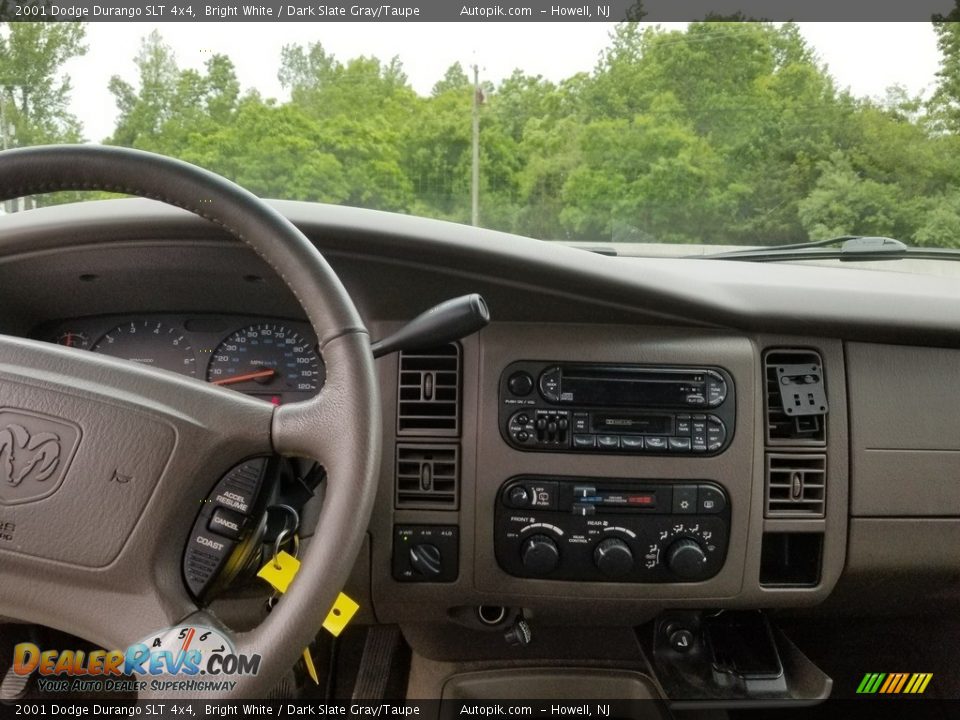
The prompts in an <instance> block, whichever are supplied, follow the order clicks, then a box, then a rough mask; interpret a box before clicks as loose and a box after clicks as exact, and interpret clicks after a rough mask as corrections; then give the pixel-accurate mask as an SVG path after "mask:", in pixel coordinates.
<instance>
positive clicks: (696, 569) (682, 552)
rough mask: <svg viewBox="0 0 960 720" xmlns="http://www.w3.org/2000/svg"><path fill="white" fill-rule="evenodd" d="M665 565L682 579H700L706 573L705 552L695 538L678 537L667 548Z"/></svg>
mask: <svg viewBox="0 0 960 720" xmlns="http://www.w3.org/2000/svg"><path fill="white" fill-rule="evenodd" d="M667 567H668V568H669V569H670V572H672V573H673V574H674V575H676V576H677V577H678V578H680V579H682V580H700V579H703V578H704V577H706V575H707V572H706V571H707V554H706V553H705V552H704V551H703V548H702V547H701V546H700V543H698V542H697V541H696V540H691V539H690V538H680V539H679V540H677V541H676V542H675V543H673V545H671V546H670V548H669V549H668V550H667Z"/></svg>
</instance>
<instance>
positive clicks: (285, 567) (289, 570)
mask: <svg viewBox="0 0 960 720" xmlns="http://www.w3.org/2000/svg"><path fill="white" fill-rule="evenodd" d="M277 565H279V566H280V567H279V568H278V567H277ZM299 569H300V561H299V560H297V559H296V558H295V557H294V556H293V555H291V554H290V553H288V552H286V551H284V550H281V551H280V552H279V553H277V558H276V565H275V564H274V559H273V558H270V560H268V561H267V564H266V565H264V566H263V567H262V568H260V572H258V573H257V577H262V578H263V579H264V580H266V581H267V582H268V583H270V584H271V585H272V586H273V589H274V590H276V591H277V592H281V593H284V592H286V591H287V588H288V587H290V583H291V582H293V578H294V577H295V576H296V574H297V570H299Z"/></svg>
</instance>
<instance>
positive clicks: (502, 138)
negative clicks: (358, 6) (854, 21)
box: [0, 16, 960, 247]
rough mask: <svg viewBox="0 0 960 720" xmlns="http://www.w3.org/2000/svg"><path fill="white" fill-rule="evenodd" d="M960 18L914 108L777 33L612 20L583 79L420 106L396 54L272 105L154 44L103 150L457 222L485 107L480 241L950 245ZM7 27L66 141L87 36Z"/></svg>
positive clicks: (289, 74) (291, 92) (45, 113)
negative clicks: (38, 51)
mask: <svg viewBox="0 0 960 720" xmlns="http://www.w3.org/2000/svg"><path fill="white" fill-rule="evenodd" d="M957 19H958V18H953V17H952V16H949V17H945V18H938V19H936V20H935V22H934V29H935V32H936V35H937V42H938V47H939V50H940V52H941V56H942V63H941V70H940V73H939V75H938V84H937V88H936V90H935V92H934V93H933V94H932V95H931V97H930V98H929V100H924V99H923V98H921V97H912V96H910V95H909V94H908V93H907V92H906V91H905V90H904V89H903V88H899V87H896V86H894V87H891V88H890V89H889V90H888V91H887V94H886V96H885V97H883V98H877V99H867V98H858V97H854V96H852V95H851V94H850V93H849V92H848V91H845V90H842V89H840V88H838V87H837V86H836V84H835V83H834V81H833V79H832V77H831V76H830V74H829V71H828V68H826V67H825V66H824V65H823V63H822V62H821V61H820V59H819V58H818V57H817V54H816V53H815V52H814V50H813V49H812V48H811V47H810V46H809V45H808V44H807V43H806V41H805V40H804V39H803V37H802V35H801V33H800V31H799V29H798V27H797V26H796V25H794V24H792V23H782V24H773V23H761V22H701V23H691V24H690V25H689V26H688V27H687V28H686V29H684V30H665V29H662V28H660V27H652V26H642V25H640V24H637V23H632V22H631V23H623V24H620V25H617V26H615V28H614V29H613V31H612V32H611V35H610V40H609V44H608V47H607V49H606V50H605V51H604V52H603V53H602V55H601V56H600V57H599V58H598V61H597V64H596V67H595V68H594V69H593V70H592V71H591V72H586V73H580V74H578V75H575V76H573V77H569V78H567V79H565V80H562V81H560V82H551V81H548V80H546V79H544V78H543V77H540V76H536V75H529V74H527V73H525V72H523V71H522V70H516V71H515V72H513V73H512V74H511V75H510V76H508V77H507V78H505V79H503V80H502V81H500V82H499V83H497V84H496V85H494V84H491V83H485V84H484V85H483V86H482V88H481V92H480V93H479V94H476V96H475V91H474V88H473V83H472V80H471V76H470V75H469V74H468V72H467V71H466V70H465V69H464V68H463V67H462V66H461V65H460V64H454V65H452V66H450V67H448V68H446V69H443V68H438V69H437V81H436V83H435V84H434V85H433V88H432V91H431V92H430V93H429V95H426V96H421V95H418V94H417V93H416V92H414V90H413V89H412V87H411V86H410V83H409V81H408V78H407V76H406V74H405V72H404V69H403V66H402V64H401V62H400V60H399V59H398V58H392V59H390V60H387V61H383V60H380V59H378V58H375V57H367V56H360V57H354V58H349V59H341V58H337V57H335V56H334V55H333V54H331V53H330V52H329V51H328V50H327V49H325V48H324V47H323V46H322V45H321V44H320V43H312V44H309V45H306V46H303V45H290V46H287V47H285V48H284V49H283V52H282V56H281V58H280V62H279V67H278V78H279V80H280V82H281V84H282V86H283V88H284V90H285V92H286V93H287V94H288V99H286V100H283V101H276V100H272V99H265V98H263V97H261V96H260V94H259V93H258V92H256V91H255V90H248V91H246V92H243V91H241V88H240V85H239V83H238V81H237V77H236V73H235V71H234V66H233V64H232V62H231V61H230V59H229V58H227V57H225V56H221V55H214V56H212V57H210V58H209V59H208V60H207V61H206V63H205V65H204V67H203V68H202V69H201V70H199V71H198V70H193V69H182V68H180V67H179V66H178V64H177V62H176V58H175V57H174V56H173V53H172V51H171V50H170V48H169V47H168V46H167V45H166V44H165V43H164V41H163V39H162V37H161V36H160V35H159V34H156V33H154V34H151V35H150V36H148V37H146V38H145V39H144V41H143V45H142V47H141V50H140V52H139V54H138V55H137V57H136V58H135V60H134V72H133V73H130V74H128V75H127V74H125V75H123V76H114V77H113V78H112V79H111V80H110V84H109V87H110V90H111V92H112V93H113V95H114V97H115V99H116V103H117V107H118V110H119V116H118V120H117V125H116V128H115V130H114V132H113V134H112V135H111V137H110V138H109V139H108V141H109V142H111V143H116V144H121V145H128V146H133V147H140V148H144V149H149V150H154V151H157V152H162V153H167V154H170V155H174V156H178V157H182V158H184V159H186V160H189V161H192V162H196V163H198V164H201V165H204V166H206V167H209V168H211V169H213V170H215V171H217V172H220V173H223V174H225V175H227V176H228V177H231V178H233V179H235V180H236V181H237V182H240V183H241V184H244V185H246V186H248V187H250V188H251V189H252V190H253V191H254V192H257V193H259V194H262V195H266V196H275V197H288V198H295V199H305V200H319V201H325V202H332V203H344V204H351V205H359V206H364V207H371V208H376V209H383V210H391V211H399V212H408V213H417V214H423V215H428V216H432V217H438V218H444V219H449V220H454V221H459V222H466V221H467V220H468V219H469V217H470V177H471V175H470V167H471V112H472V107H473V104H474V102H475V100H479V101H480V103H481V105H480V115H481V119H480V128H481V130H480V158H481V180H480V184H481V187H480V197H481V207H480V217H481V222H482V224H483V225H485V226H488V227H494V228H498V229H503V230H508V231H512V232H518V233H521V234H527V235H531V236H534V237H542V238H548V239H570V240H584V241H597V240H616V241H624V242H630V241H649V242H675V243H676V242H681V243H713V244H782V243H790V242H800V241H803V240H807V239H814V238H816V239H819V238H824V237H828V236H833V235H841V234H858V233H859V234H885V235H893V236H896V237H899V238H901V239H903V240H905V241H907V242H914V243H918V244H925V245H939V246H944V245H948V246H956V247H960V29H958V28H960V23H957V22H954V21H955V20H957ZM21 25H23V26H24V27H25V29H23V30H19V31H18V32H20V33H23V34H24V39H22V40H18V42H20V45H21V46H30V47H37V48H40V47H44V42H43V41H41V40H40V39H37V34H38V33H39V34H42V33H48V34H50V40H49V43H52V46H55V47H57V48H60V49H59V50H58V51H56V52H50V53H49V57H48V59H47V60H46V61H45V62H46V64H44V63H43V62H41V63H39V64H37V66H36V68H35V70H34V72H35V73H36V74H35V76H31V77H35V78H36V79H35V80H32V81H31V85H32V86H33V87H34V90H32V92H34V93H36V95H37V99H35V100H33V101H32V102H33V104H32V105H31V107H32V108H34V109H35V111H36V112H35V114H34V119H33V120H32V121H31V122H32V124H30V125H29V127H30V128H33V129H32V130H30V131H29V132H34V133H36V134H35V135H31V136H30V137H31V138H35V141H36V142H50V141H54V140H58V139H63V138H65V137H71V133H72V134H73V135H72V137H76V135H77V132H78V128H77V126H76V123H75V121H74V120H72V119H71V118H70V117H69V115H68V114H66V113H65V108H66V99H67V94H68V93H69V83H68V81H67V82H64V81H63V80H62V79H59V80H58V78H59V77H60V76H59V75H58V68H59V67H60V65H62V62H63V61H64V59H66V58H68V57H70V56H72V55H73V54H76V53H77V52H81V51H82V45H81V44H80V41H81V39H82V30H71V28H80V27H81V26H78V25H71V24H63V25H59V24H50V25H45V26H43V27H42V28H41V27H35V28H33V29H30V28H26V26H27V25H29V24H21ZM43 28H54V29H56V28H60V29H59V30H54V29H43ZM56 32H60V33H68V34H67V35H65V36H56V37H59V39H58V40H56V39H55V35H54V34H55V33H56ZM30 33H33V34H34V40H32V41H30V42H25V39H26V38H27V36H29V34H30ZM69 33H78V34H75V35H70V34H69ZM12 42H13V40H12V36H11V39H9V40H7V41H6V42H5V43H4V42H0V59H3V58H7V59H8V60H9V59H10V58H13V57H14V56H12V55H11V54H10V53H11V51H10V49H9V48H10V47H13V45H12ZM31 43H32V44H31ZM4 53H6V55H4ZM16 57H18V58H19V59H14V60H9V61H8V62H3V63H0V79H2V78H3V77H4V75H3V73H4V68H10V67H11V65H10V64H9V63H10V62H17V63H20V64H23V63H24V62H26V60H25V59H24V58H26V57H27V56H26V55H23V56H16ZM44 57H47V56H44ZM8 74H9V71H8ZM24 127H28V126H26V125H25V126H24ZM20 132H23V133H27V132H28V131H27V130H24V131H20V130H18V133H20ZM24 137H27V135H26V134H24Z"/></svg>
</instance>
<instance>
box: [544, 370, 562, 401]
mask: <svg viewBox="0 0 960 720" xmlns="http://www.w3.org/2000/svg"><path fill="white" fill-rule="evenodd" d="M540 394H541V395H543V399H544V400H548V401H550V402H559V400H560V368H558V367H555V368H550V369H549V370H544V371H543V373H541V375H540Z"/></svg>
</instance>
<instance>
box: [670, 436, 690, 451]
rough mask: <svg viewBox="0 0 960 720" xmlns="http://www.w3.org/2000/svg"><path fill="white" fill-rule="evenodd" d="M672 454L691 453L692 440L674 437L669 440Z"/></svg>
mask: <svg viewBox="0 0 960 720" xmlns="http://www.w3.org/2000/svg"><path fill="white" fill-rule="evenodd" d="M667 444H668V445H669V447H670V450H671V451H672V452H690V438H688V437H672V438H669V439H668V440H667Z"/></svg>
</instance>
